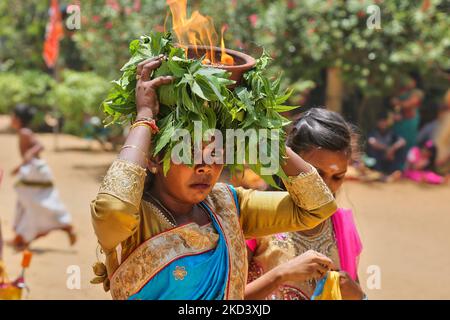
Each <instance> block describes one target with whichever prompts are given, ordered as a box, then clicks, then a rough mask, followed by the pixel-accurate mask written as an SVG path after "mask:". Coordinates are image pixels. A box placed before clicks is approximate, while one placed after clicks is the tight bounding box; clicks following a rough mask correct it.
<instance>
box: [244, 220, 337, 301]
mask: <svg viewBox="0 0 450 320" xmlns="http://www.w3.org/2000/svg"><path fill="white" fill-rule="evenodd" d="M256 240H257V246H256V249H255V252H254V254H253V258H252V261H251V262H250V263H249V273H248V282H249V283H250V282H252V281H254V280H256V279H257V278H259V277H261V276H262V275H263V274H264V273H267V272H268V271H270V270H272V269H274V268H275V267H277V266H279V265H281V264H283V263H286V262H288V261H289V260H292V259H293V258H295V257H297V256H299V255H301V254H303V253H305V252H306V251H308V250H314V251H317V252H320V253H322V254H324V255H325V256H327V257H329V258H330V259H331V260H332V261H333V263H334V264H335V265H336V266H339V265H340V261H339V252H338V248H337V245H336V238H335V235H334V229H333V222H332V221H331V219H327V220H326V221H325V222H324V223H322V225H321V229H320V230H319V231H318V232H317V233H316V234H314V235H305V234H301V233H299V232H286V233H279V234H276V235H271V236H267V237H262V238H259V239H256ZM315 288H316V281H314V280H311V281H308V282H298V281H289V282H286V283H284V284H282V285H280V286H279V287H278V288H277V289H276V290H274V291H273V292H272V293H271V294H270V295H269V296H267V297H266V299H267V300H309V299H310V297H311V296H312V295H313V293H314V290H315Z"/></svg>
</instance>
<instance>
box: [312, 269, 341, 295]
mask: <svg viewBox="0 0 450 320" xmlns="http://www.w3.org/2000/svg"><path fill="white" fill-rule="evenodd" d="M339 277H340V276H339V272H338V271H329V272H328V273H327V275H326V276H325V277H324V278H323V279H322V280H320V281H319V282H318V283H317V286H316V290H315V291H314V294H313V296H312V298H311V300H342V295H341V287H340V285H339Z"/></svg>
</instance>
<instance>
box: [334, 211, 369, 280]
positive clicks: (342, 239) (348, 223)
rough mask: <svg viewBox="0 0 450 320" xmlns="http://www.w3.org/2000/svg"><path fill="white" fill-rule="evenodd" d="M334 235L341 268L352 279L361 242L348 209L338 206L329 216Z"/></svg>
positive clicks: (356, 272) (355, 276)
mask: <svg viewBox="0 0 450 320" xmlns="http://www.w3.org/2000/svg"><path fill="white" fill-rule="evenodd" d="M331 221H332V222H333V229H334V236H335V238H336V245H337V248H338V252H339V260H340V264H341V269H342V270H343V271H345V272H347V273H348V274H349V275H350V277H352V279H353V280H356V278H357V276H358V257H359V255H360V254H361V252H362V248H363V246H362V243H361V239H360V238H359V234H358V230H356V225H355V222H354V220H353V213H352V210H350V209H343V208H339V209H337V211H336V212H335V214H333V216H332V217H331Z"/></svg>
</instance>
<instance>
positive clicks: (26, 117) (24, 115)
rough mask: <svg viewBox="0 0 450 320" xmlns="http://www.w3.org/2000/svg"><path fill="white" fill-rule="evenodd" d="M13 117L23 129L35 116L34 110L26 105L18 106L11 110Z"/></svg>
mask: <svg viewBox="0 0 450 320" xmlns="http://www.w3.org/2000/svg"><path fill="white" fill-rule="evenodd" d="M13 113H14V115H15V116H16V117H17V118H18V119H19V120H20V122H21V123H22V126H23V127H27V126H28V125H29V124H30V122H31V121H32V120H33V118H34V115H35V114H36V109H35V108H34V107H31V106H29V105H26V104H18V105H16V106H15V108H14V110H13Z"/></svg>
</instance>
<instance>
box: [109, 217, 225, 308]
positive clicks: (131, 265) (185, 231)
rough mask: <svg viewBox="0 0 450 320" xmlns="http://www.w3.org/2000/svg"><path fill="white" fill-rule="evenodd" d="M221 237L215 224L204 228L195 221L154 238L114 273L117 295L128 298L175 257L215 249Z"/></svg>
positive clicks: (113, 278)
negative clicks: (215, 229) (216, 231)
mask: <svg viewBox="0 0 450 320" xmlns="http://www.w3.org/2000/svg"><path fill="white" fill-rule="evenodd" d="M218 239H219V235H218V234H217V233H215V231H214V229H213V227H212V225H208V226H207V227H204V228H202V227H200V226H199V225H197V224H195V223H190V224H187V225H184V226H181V227H178V228H175V229H172V230H169V231H166V232H163V233H160V234H159V235H156V236H154V237H153V238H150V239H149V240H147V241H145V242H143V243H142V244H141V245H140V246H139V247H137V248H136V249H135V250H134V251H133V252H132V253H131V254H130V255H129V256H128V258H127V259H126V260H125V261H124V262H123V263H122V264H121V265H120V266H119V268H117V270H116V271H115V272H114V274H113V275H112V277H111V295H112V297H113V299H117V300H125V299H128V298H129V297H130V296H132V295H133V294H135V293H137V292H138V291H139V290H140V289H141V288H142V287H143V286H144V285H145V284H146V283H147V281H148V280H149V279H150V278H152V277H153V276H154V275H155V274H157V273H158V272H159V271H160V270H161V269H162V268H164V267H165V266H166V265H167V264H169V263H170V262H171V261H173V260H175V259H177V258H180V257H182V256H185V255H189V254H196V253H201V252H203V251H207V250H210V249H213V248H215V247H216V246H217V241H218Z"/></svg>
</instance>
